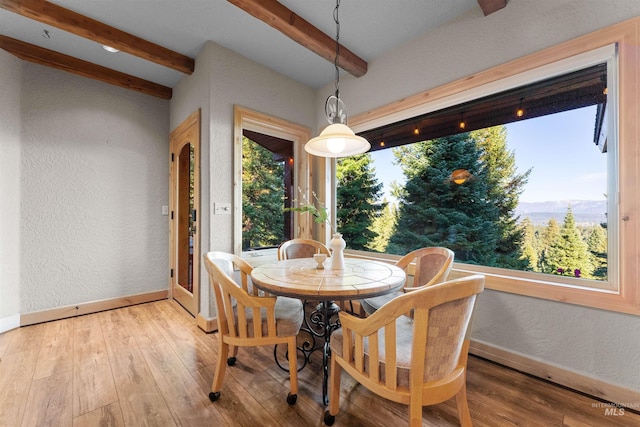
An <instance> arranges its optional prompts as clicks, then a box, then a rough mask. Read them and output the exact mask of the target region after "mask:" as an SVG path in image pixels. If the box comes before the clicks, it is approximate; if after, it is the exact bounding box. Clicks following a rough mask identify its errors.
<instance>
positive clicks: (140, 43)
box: [0, 0, 195, 74]
mask: <svg viewBox="0 0 640 427" xmlns="http://www.w3.org/2000/svg"><path fill="white" fill-rule="evenodd" d="M0 7H2V8H3V9H6V10H8V11H11V12H14V13H17V14H19V15H22V16H25V17H27V18H30V19H33V20H36V21H39V22H42V23H44V24H47V25H51V26H53V27H57V28H59V29H61V30H64V31H67V32H69V33H72V34H75V35H77V36H80V37H84V38H86V39H89V40H93V41H95V42H97V43H99V44H102V45H106V46H111V47H113V48H116V49H118V50H120V51H122V52H126V53H129V54H131V55H134V56H137V57H140V58H143V59H145V60H147V61H151V62H155V63H156V64H159V65H162V66H165V67H168V68H172V69H174V70H177V71H180V72H181V73H185V74H192V73H193V70H194V67H195V61H194V60H193V59H192V58H189V57H188V56H185V55H182V54H181V53H178V52H174V51H172V50H170V49H167V48H165V47H162V46H159V45H157V44H154V43H151V42H149V41H147V40H144V39H141V38H140V37H137V36H134V35H132V34H129V33H125V32H124V31H121V30H118V29H117V28H114V27H111V26H109V25H106V24H103V23H102V22H99V21H96V20H95V19H91V18H89V17H86V16H84V15H80V14H79V13H76V12H74V11H72V10H69V9H65V8H64V7H61V6H58V5H56V4H54V3H51V2H48V1H44V0H0Z"/></svg>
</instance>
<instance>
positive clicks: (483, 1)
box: [478, 0, 507, 16]
mask: <svg viewBox="0 0 640 427" xmlns="http://www.w3.org/2000/svg"><path fill="white" fill-rule="evenodd" d="M478 4H479V5H480V8H481V9H482V13H484V16H487V15H491V14H492V13H493V12H496V11H498V10H500V9H502V8H504V7H505V6H506V5H507V0H478Z"/></svg>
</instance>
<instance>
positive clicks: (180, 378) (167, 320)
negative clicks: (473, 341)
mask: <svg viewBox="0 0 640 427" xmlns="http://www.w3.org/2000/svg"><path fill="white" fill-rule="evenodd" d="M216 340H217V335H216V334H205V333H204V332H202V331H201V330H199V329H198V328H197V327H196V326H195V322H194V321H193V319H192V318H191V317H190V316H189V315H188V314H186V312H185V311H184V310H183V309H182V308H181V307H180V306H178V305H177V304H175V303H173V302H171V301H167V300H164V301H158V302H154V303H148V304H142V305H137V306H132V307H126V308H121V309H117V310H112V311H105V312H101V313H96V314H90V315H86V316H81V317H76V318H70V319H64V320H59V321H55V322H50V323H44V324H38V325H33V326H28V327H23V328H19V329H14V330H12V331H9V332H6V333H4V334H1V335H0V426H3V427H4V426H7V427H15V426H45V425H47V426H82V427H84V426H143V425H145V426H146V425H148V426H162V427H165V426H174V425H176V426H177V425H181V426H296V427H299V426H322V425H323V422H322V414H323V412H324V407H323V406H322V404H321V400H322V397H321V394H322V390H321V375H322V374H321V361H320V359H319V355H317V356H318V357H317V358H316V357H315V356H316V355H315V354H314V358H313V360H312V363H311V364H310V365H308V366H307V367H305V368H304V369H303V370H302V371H300V373H299V382H300V384H299V386H300V390H299V393H298V402H297V403H296V405H294V406H289V405H288V404H287V403H286V396H287V392H288V387H289V382H288V379H287V375H286V373H285V372H283V371H281V370H280V369H279V368H278V367H277V366H276V365H275V363H274V361H273V348H261V349H256V350H255V351H252V350H251V349H240V351H239V354H238V361H237V363H236V365H235V366H233V367H228V368H227V374H226V376H225V382H224V388H223V390H222V394H221V397H220V399H219V400H218V401H216V402H215V403H212V402H211V401H210V400H209V398H208V393H209V389H210V387H211V381H212V379H213V369H214V363H215V360H216V357H217V342H216ZM467 384H468V399H469V407H470V410H471V417H472V419H473V422H474V425H475V426H476V427H480V426H490V427H496V426H566V427H578V426H580V427H582V426H637V425H640V415H638V414H637V413H634V412H630V411H629V410H626V411H624V413H623V414H621V413H620V411H619V410H618V411H617V412H615V413H616V414H617V415H612V414H608V415H606V414H605V406H606V405H604V404H603V403H601V402H599V401H597V400H595V399H593V398H590V397H587V396H583V395H581V394H578V393H573V392H571V391H569V390H566V389H564V388H561V387H556V386H554V385H551V384H548V383H546V382H544V381H541V380H538V379H535V378H532V377H529V376H527V375H523V374H521V373H518V372H515V371H513V370H510V369H507V368H504V367H501V366H499V365H496V364H494V363H491V362H488V361H486V360H483V359H479V358H476V357H470V360H469V374H468V379H467ZM341 386H342V398H341V404H340V407H341V409H340V412H339V413H338V415H337V417H336V422H335V424H334V425H335V426H391V425H394V426H396V425H406V423H407V408H406V407H405V406H403V405H398V404H395V403H392V402H389V401H386V400H384V399H382V398H379V397H377V396H374V395H373V394H371V393H369V392H368V391H367V390H366V389H364V388H363V387H362V386H359V385H356V384H355V383H354V382H353V380H351V378H349V377H348V376H346V375H344V374H343V377H342V385H341ZM423 425H426V426H458V425H459V423H458V418H457V415H456V409H455V403H454V401H453V400H452V401H449V402H446V403H443V404H440V405H436V406H433V407H428V408H425V409H424V410H423Z"/></svg>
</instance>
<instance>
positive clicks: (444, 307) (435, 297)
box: [324, 275, 484, 426]
mask: <svg viewBox="0 0 640 427" xmlns="http://www.w3.org/2000/svg"><path fill="white" fill-rule="evenodd" d="M483 289H484V276H482V275H474V276H469V277H465V278H462V279H456V280H451V281H448V282H445V283H440V284H437V285H433V286H429V287H423V288H421V289H418V290H416V291H415V292H410V293H407V294H404V295H401V296H399V297H397V298H395V299H393V300H392V301H390V302H388V303H387V304H385V305H384V306H382V307H380V309H379V310H377V311H376V312H375V313H374V314H372V315H371V316H369V317H367V318H364V319H361V318H358V317H354V316H351V315H349V314H347V313H344V312H341V313H340V322H341V324H342V329H338V330H336V331H334V332H333V334H332V335H331V369H330V378H329V408H328V411H326V412H325V414H324V422H325V424H326V425H329V426H330V425H332V424H333V423H334V421H335V416H336V415H337V414H338V410H339V408H340V374H341V372H342V370H343V369H344V370H345V371H346V372H347V373H348V374H349V375H351V377H353V378H354V379H355V380H356V381H358V382H359V383H360V384H362V385H363V386H365V387H366V388H367V389H369V390H370V391H372V392H373V393H375V394H377V395H379V396H382V397H384V398H385V399H389V400H392V401H394V402H398V403H402V404H405V405H409V426H422V407H423V406H426V405H435V404H437V403H441V402H444V401H446V400H449V399H450V398H452V397H454V396H455V398H456V406H457V409H458V417H459V419H460V424H461V425H462V426H470V425H471V416H470V414H469V406H468V403H467V392H466V372H467V357H468V351H469V338H468V337H467V334H468V331H469V329H470V328H469V325H470V323H471V316H472V313H473V309H474V306H475V302H476V296H477V294H479V293H480V292H482V290H483Z"/></svg>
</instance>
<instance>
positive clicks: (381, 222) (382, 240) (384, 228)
mask: <svg viewBox="0 0 640 427" xmlns="http://www.w3.org/2000/svg"><path fill="white" fill-rule="evenodd" d="M382 203H383V204H386V208H385V209H383V211H382V215H380V216H379V217H377V218H376V219H374V220H373V224H372V225H371V229H372V230H373V231H374V232H375V233H376V234H377V236H376V237H375V238H374V239H373V240H372V241H371V242H370V243H369V244H368V245H367V249H369V250H372V251H375V252H381V253H384V252H386V249H387V245H388V244H389V239H390V238H391V236H392V235H393V233H394V232H395V229H396V223H397V216H398V213H397V212H398V209H397V207H396V205H395V204H394V203H388V202H387V199H384V200H383V201H382Z"/></svg>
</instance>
